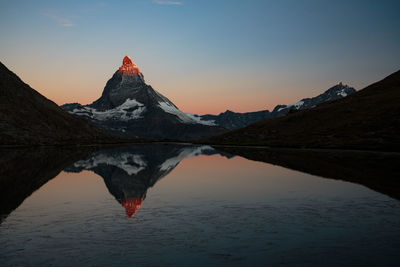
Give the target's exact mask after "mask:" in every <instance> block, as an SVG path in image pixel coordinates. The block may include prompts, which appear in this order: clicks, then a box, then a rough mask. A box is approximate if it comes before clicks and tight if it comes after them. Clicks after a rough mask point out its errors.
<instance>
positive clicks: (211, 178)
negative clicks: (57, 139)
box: [0, 145, 400, 266]
mask: <svg viewBox="0 0 400 267" xmlns="http://www.w3.org/2000/svg"><path fill="white" fill-rule="evenodd" d="M0 244H1V249H0V262H1V263H0V265H1V266H19V265H21V266H26V265H32V266H47V265H56V266H59V265H62V266H71V265H77V266H80V265H89V266H129V265H135V266H143V265H144V266H159V265H170V266H177V265H181V266H187V265H193V266H204V265H206V264H210V265H247V266H265V265H270V266H274V265H284V266H286V265H288V266H292V265H295V266H313V265H314V266H399V263H400V262H399V259H400V257H399V249H400V202H399V201H398V200H395V199H393V198H390V197H388V196H385V195H383V194H380V193H377V192H375V191H372V190H370V189H368V188H366V187H364V186H362V185H358V184H353V183H349V182H345V181H339V180H331V179H326V178H321V177H317V176H313V175H310V174H306V173H302V172H298V171H294V170H290V169H286V168H283V167H280V166H276V165H271V164H267V163H263V162H255V161H250V160H247V159H245V158H242V157H238V156H236V157H233V156H231V155H227V154H224V153H220V152H218V151H216V150H214V149H212V148H211V147H207V146H201V147H198V146H178V145H176V146H172V145H152V146H131V147H125V148H116V149H107V150H103V151H98V152H95V153H93V154H91V155H90V156H88V157H86V158H83V159H80V160H78V161H77V162H75V163H74V164H72V165H71V166H69V167H67V168H66V169H64V171H62V172H60V173H59V174H58V175H57V176H56V177H54V178H53V179H51V180H50V181H48V182H47V183H45V184H44V185H43V186H42V187H40V188H39V189H38V190H36V191H35V192H33V193H32V195H30V196H29V197H27V198H26V199H25V200H24V201H23V203H22V204H21V205H20V206H19V207H18V208H16V209H15V210H14V211H13V212H11V213H10V214H9V215H8V216H7V217H6V218H5V219H4V220H3V222H2V223H1V225H0Z"/></svg>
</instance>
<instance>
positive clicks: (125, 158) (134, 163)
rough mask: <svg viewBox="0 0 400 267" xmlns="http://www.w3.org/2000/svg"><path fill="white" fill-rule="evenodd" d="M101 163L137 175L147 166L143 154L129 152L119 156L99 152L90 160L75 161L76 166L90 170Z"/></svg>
mask: <svg viewBox="0 0 400 267" xmlns="http://www.w3.org/2000/svg"><path fill="white" fill-rule="evenodd" d="M100 164H107V165H112V166H115V167H118V168H120V169H122V170H124V171H125V172H126V173H127V174H128V175H132V174H134V175H136V174H138V173H139V172H140V171H142V170H144V169H145V168H146V166H147V164H146V162H145V161H144V160H143V159H142V156H140V155H137V154H131V153H128V152H125V153H121V154H118V156H107V155H106V154H97V155H95V156H93V157H91V158H90V159H88V160H80V161H77V162H75V164H74V166H75V167H76V168H79V167H83V168H85V169H87V170H90V169H92V168H94V167H97V166H98V165H100Z"/></svg>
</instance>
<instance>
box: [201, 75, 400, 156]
mask: <svg viewBox="0 0 400 267" xmlns="http://www.w3.org/2000/svg"><path fill="white" fill-rule="evenodd" d="M304 103H305V101H304ZM399 103H400V71H397V72H395V73H393V74H392V75H390V76H388V77H386V78H385V79H383V80H381V81H379V82H377V83H374V84H371V85H370V86H368V87H366V88H364V89H362V90H360V91H358V92H356V93H354V94H352V95H350V96H348V97H345V98H343V99H338V100H336V101H331V102H327V103H323V104H321V105H319V106H316V107H314V108H312V109H308V110H300V111H297V112H294V113H291V114H288V115H286V116H284V117H279V118H273V119H269V120H265V121H262V122H258V123H254V124H252V125H249V126H247V127H245V128H242V129H238V130H235V131H231V132H229V133H226V134H222V135H220V136H216V137H214V138H210V139H209V140H205V142H207V143H212V144H235V145H263V146H275V147H276V146H280V147H299V148H340V149H370V150H386V151H388V150H389V151H390V150H392V151H400V104H399Z"/></svg>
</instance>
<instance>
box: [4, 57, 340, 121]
mask: <svg viewBox="0 0 400 267" xmlns="http://www.w3.org/2000/svg"><path fill="white" fill-rule="evenodd" d="M97 60H99V59H95V61H94V62H92V64H90V67H89V66H87V65H86V64H82V65H76V62H75V61H74V60H72V59H71V60H70V61H63V62H61V63H59V62H51V64H50V63H48V62H47V61H43V62H42V63H41V65H40V67H34V66H33V65H31V64H29V61H28V63H27V62H26V61H24V62H19V61H17V62H16V63H17V64H15V65H13V64H7V62H5V63H6V66H7V67H9V68H10V70H11V71H13V72H15V73H16V74H17V75H18V76H19V77H20V78H21V79H22V80H23V81H24V82H25V83H27V84H29V85H30V86H31V87H32V88H33V89H35V90H37V91H38V92H39V93H41V94H42V95H44V96H45V97H47V98H48V99H50V100H52V101H54V102H55V103H56V104H58V105H63V104H66V103H76V102H77V103H80V104H82V105H86V104H91V103H93V102H94V101H95V100H97V99H98V98H100V96H101V94H102V92H103V89H104V87H105V85H106V83H107V81H108V80H109V79H110V78H111V77H112V75H113V73H114V72H115V71H116V70H117V71H118V70H120V71H121V68H122V69H123V70H124V71H128V72H132V71H133V72H135V73H136V72H137V73H140V74H141V73H142V72H141V70H140V69H139V67H138V66H137V65H136V64H135V63H134V62H133V61H132V60H131V59H130V58H129V57H126V58H124V63H123V64H122V66H121V64H120V63H116V64H115V65H114V67H113V66H111V67H110V66H109V65H108V64H107V66H105V64H101V61H97ZM119 62H120V61H119ZM128 65H129V66H130V67H129V68H128ZM117 66H121V68H119V69H118V68H115V67H117ZM124 66H125V67H124ZM132 66H133V67H132ZM88 68H90V69H88ZM163 68H164V69H167V71H165V70H163ZM128 69H129V70H128ZM182 71H183V70H182V69H174V70H168V67H166V66H162V65H161V66H160V67H159V66H158V65H157V64H154V63H153V64H151V65H150V66H147V68H146V71H145V75H144V78H145V81H146V83H147V84H149V85H151V86H152V87H153V88H154V89H155V90H157V91H158V92H160V93H161V94H163V95H164V96H166V97H167V98H168V99H170V100H171V101H172V102H173V103H174V104H175V105H176V106H177V107H178V108H179V109H180V110H182V111H183V112H189V113H196V114H219V113H221V112H225V111H226V110H232V111H235V112H252V111H259V110H265V109H268V110H270V111H271V110H272V109H273V108H274V107H275V106H276V105H278V104H292V103H296V102H298V101H299V100H300V99H302V98H304V97H311V96H315V95H317V94H319V93H321V92H322V91H323V90H325V89H328V87H329V86H328V85H327V84H326V83H325V82H323V81H318V80H317V81H312V83H313V84H314V86H313V88H314V89H313V90H310V87H309V85H308V82H307V83H306V82H305V81H304V80H303V81H302V82H298V83H297V82H296V83H293V81H290V80H287V79H286V78H285V77H283V76H282V75H278V73H276V72H273V71H272V70H271V73H269V74H268V75H265V73H262V72H259V73H246V75H239V73H235V72H232V73H221V74H216V73H215V72H216V70H214V69H210V70H205V71H204V74H201V75H199V74H198V73H196V72H195V71H194V70H192V71H193V73H192V74H191V75H186V76H185V77H180V75H181V72H182ZM146 73H147V75H146ZM283 75H285V74H283ZM281 76H282V77H281ZM176 77H179V78H176ZM204 77H207V78H206V79H204ZM232 77H241V78H240V79H239V78H238V79H232ZM332 84H334V82H332ZM329 85H330V84H329ZM293 88H296V89H297V90H296V91H293V90H292V89H293ZM311 89H312V88H311Z"/></svg>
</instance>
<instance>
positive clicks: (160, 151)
mask: <svg viewBox="0 0 400 267" xmlns="http://www.w3.org/2000/svg"><path fill="white" fill-rule="evenodd" d="M217 153H218V152H217V151H216V150H215V149H214V148H212V147H210V146H190V145H189V146H182V145H172V144H164V145H142V146H128V147H122V148H114V149H106V150H101V151H98V152H95V153H93V154H92V155H90V156H89V157H88V158H86V159H83V160H79V161H77V162H75V163H74V164H73V165H71V166H69V167H67V168H66V169H65V170H64V171H66V172H81V171H83V170H89V171H93V172H94V173H96V174H98V175H100V176H101V177H102V178H103V179H104V182H105V184H106V186H107V189H108V191H109V192H110V194H112V195H113V196H114V197H115V199H116V200H117V201H118V202H119V203H121V205H122V206H124V207H125V209H126V214H127V215H128V216H129V217H133V216H134V215H135V214H136V212H137V211H138V210H139V209H140V207H141V205H142V203H143V201H144V199H145V198H146V193H147V190H148V189H149V188H150V187H152V186H154V185H155V184H156V183H157V181H159V180H160V179H161V178H163V177H165V176H166V175H168V174H169V173H170V172H171V171H172V170H173V169H174V168H175V167H176V166H177V165H178V164H179V162H181V161H182V160H183V159H185V158H191V157H195V156H199V155H204V154H205V155H214V154H217Z"/></svg>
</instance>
